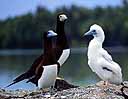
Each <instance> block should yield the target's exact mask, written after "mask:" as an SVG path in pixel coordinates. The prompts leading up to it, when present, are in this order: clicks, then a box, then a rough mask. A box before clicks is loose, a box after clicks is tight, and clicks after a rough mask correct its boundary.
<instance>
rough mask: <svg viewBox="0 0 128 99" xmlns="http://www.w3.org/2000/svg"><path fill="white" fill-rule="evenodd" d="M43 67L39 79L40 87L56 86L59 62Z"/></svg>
mask: <svg viewBox="0 0 128 99" xmlns="http://www.w3.org/2000/svg"><path fill="white" fill-rule="evenodd" d="M43 68H44V70H43V73H42V75H41V78H40V79H39V80H38V87H39V88H49V87H51V86H54V84H55V81H56V77H57V64H54V65H48V66H43Z"/></svg>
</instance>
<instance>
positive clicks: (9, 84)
mask: <svg viewBox="0 0 128 99" xmlns="http://www.w3.org/2000/svg"><path fill="white" fill-rule="evenodd" d="M15 83H17V82H16V81H15V82H12V83H11V84H9V85H7V86H6V87H4V88H8V87H10V86H11V85H13V84H15Z"/></svg>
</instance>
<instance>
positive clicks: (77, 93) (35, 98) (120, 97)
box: [0, 79, 128, 99]
mask: <svg viewBox="0 0 128 99" xmlns="http://www.w3.org/2000/svg"><path fill="white" fill-rule="evenodd" d="M126 82H127V81H126ZM126 82H125V85H114V84H108V85H107V86H103V85H101V84H99V83H100V82H99V83H97V84H95V85H91V86H87V87H78V86H75V85H72V84H69V83H68V82H67V81H65V80H62V79H61V80H60V81H59V80H58V82H57V83H58V85H60V86H59V87H58V88H61V90H59V89H58V90H57V91H56V92H55V93H54V94H50V92H49V91H46V92H45V91H44V90H6V89H0V99H10V98H11V99H15V98H20V99H23V98H25V99H128V96H127V95H128V88H127V87H126V85H127V84H126ZM127 83H128V82H127ZM70 85H71V87H69V86H70ZM124 86H125V87H124ZM72 87H73V88H72ZM63 88H64V89H63ZM122 89H123V90H122Z"/></svg>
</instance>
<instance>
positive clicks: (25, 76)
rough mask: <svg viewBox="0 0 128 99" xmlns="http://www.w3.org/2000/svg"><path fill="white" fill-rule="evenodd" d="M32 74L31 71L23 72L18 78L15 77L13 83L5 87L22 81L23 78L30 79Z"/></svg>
mask: <svg viewBox="0 0 128 99" xmlns="http://www.w3.org/2000/svg"><path fill="white" fill-rule="evenodd" d="M31 76H32V75H30V73H29V72H26V73H23V74H21V75H20V76H18V77H17V78H15V79H14V80H13V82H12V83H11V84H9V85H8V86H6V87H5V88H7V87H10V86H11V85H13V84H15V83H18V82H20V81H22V80H24V79H28V78H30V77H31Z"/></svg>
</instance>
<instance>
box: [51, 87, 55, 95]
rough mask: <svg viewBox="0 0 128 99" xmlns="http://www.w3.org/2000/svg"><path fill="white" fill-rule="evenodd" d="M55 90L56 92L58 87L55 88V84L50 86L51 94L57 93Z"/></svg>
mask: <svg viewBox="0 0 128 99" xmlns="http://www.w3.org/2000/svg"><path fill="white" fill-rule="evenodd" d="M55 92H56V89H55V88H54V86H51V87H50V94H51V95H53V94H55Z"/></svg>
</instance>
